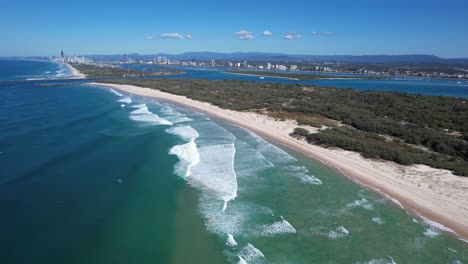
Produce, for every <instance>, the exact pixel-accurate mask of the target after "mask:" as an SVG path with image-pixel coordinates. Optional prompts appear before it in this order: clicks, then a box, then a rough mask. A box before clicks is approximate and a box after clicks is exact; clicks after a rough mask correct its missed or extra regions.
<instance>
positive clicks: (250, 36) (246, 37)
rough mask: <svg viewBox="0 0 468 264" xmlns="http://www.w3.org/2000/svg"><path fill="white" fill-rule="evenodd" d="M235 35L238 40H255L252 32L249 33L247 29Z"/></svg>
mask: <svg viewBox="0 0 468 264" xmlns="http://www.w3.org/2000/svg"><path fill="white" fill-rule="evenodd" d="M234 35H236V36H237V38H239V39H242V40H252V39H254V38H255V37H254V35H253V33H252V32H250V31H247V30H245V29H243V30H241V31H239V32H235V33H234Z"/></svg>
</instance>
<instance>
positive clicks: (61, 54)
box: [60, 50, 65, 59]
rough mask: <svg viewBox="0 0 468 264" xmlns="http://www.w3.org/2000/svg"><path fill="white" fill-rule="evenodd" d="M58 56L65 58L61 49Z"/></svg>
mask: <svg viewBox="0 0 468 264" xmlns="http://www.w3.org/2000/svg"><path fill="white" fill-rule="evenodd" d="M60 58H62V59H64V58H65V54H63V50H61V51H60Z"/></svg>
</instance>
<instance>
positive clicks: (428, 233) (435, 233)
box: [424, 229, 440, 237]
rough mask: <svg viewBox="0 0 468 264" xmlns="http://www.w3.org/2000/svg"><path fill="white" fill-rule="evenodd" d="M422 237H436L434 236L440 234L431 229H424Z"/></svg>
mask: <svg viewBox="0 0 468 264" xmlns="http://www.w3.org/2000/svg"><path fill="white" fill-rule="evenodd" d="M424 235H425V236H428V237H436V236H439V235H440V233H438V232H436V231H434V230H432V229H426V231H424Z"/></svg>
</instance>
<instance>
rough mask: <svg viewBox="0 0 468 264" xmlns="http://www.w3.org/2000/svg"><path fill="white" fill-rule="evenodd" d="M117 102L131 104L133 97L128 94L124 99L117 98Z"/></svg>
mask: <svg viewBox="0 0 468 264" xmlns="http://www.w3.org/2000/svg"><path fill="white" fill-rule="evenodd" d="M117 102H120V103H126V104H130V103H131V102H132V98H130V97H128V96H126V97H124V98H122V99H119V100H117Z"/></svg>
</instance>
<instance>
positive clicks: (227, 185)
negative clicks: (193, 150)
mask: <svg viewBox="0 0 468 264" xmlns="http://www.w3.org/2000/svg"><path fill="white" fill-rule="evenodd" d="M235 151H236V150H235V148H234V143H232V144H219V145H208V146H206V145H205V146H203V145H201V146H199V148H198V152H199V154H200V162H199V163H198V164H197V165H195V166H194V167H193V174H192V175H191V176H190V180H191V182H193V183H195V184H196V185H200V186H202V187H203V188H207V189H209V190H211V191H214V192H216V193H217V194H218V196H219V197H220V198H221V199H222V200H223V201H224V202H227V201H231V200H233V199H234V198H236V196H237V179H236V174H235V171H234V166H233V162H234V155H235Z"/></svg>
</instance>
